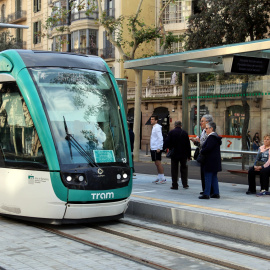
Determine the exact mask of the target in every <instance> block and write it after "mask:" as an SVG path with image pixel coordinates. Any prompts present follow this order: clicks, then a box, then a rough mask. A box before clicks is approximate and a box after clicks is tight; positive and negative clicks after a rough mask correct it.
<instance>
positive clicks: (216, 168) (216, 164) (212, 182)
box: [199, 122, 222, 199]
mask: <svg viewBox="0 0 270 270" xmlns="http://www.w3.org/2000/svg"><path fill="white" fill-rule="evenodd" d="M205 130H206V134H207V139H206V141H205V143H204V144H203V145H202V150H201V155H203V156H204V159H205V160H204V163H203V169H204V177H205V189H204V192H203V195H202V196H200V197H199V199H209V198H210V190H211V186H212V188H213V194H211V198H216V199H219V198H220V195H219V188H218V178H217V173H218V172H220V171H221V170H222V169H221V155H220V145H221V143H222V142H221V139H222V138H221V137H219V136H218V134H217V133H216V124H215V123H214V122H209V123H207V124H206V128H205Z"/></svg>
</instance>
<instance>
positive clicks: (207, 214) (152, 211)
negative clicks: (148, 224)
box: [126, 174, 270, 246]
mask: <svg viewBox="0 0 270 270" xmlns="http://www.w3.org/2000/svg"><path fill="white" fill-rule="evenodd" d="M154 178H155V176H154V175H146V174H136V176H135V179H134V185H133V193H132V196H131V201H130V204H129V207H128V209H127V212H126V214H127V215H132V216H137V217H142V218H147V219H152V220H153V221H158V222H163V223H168V224H173V225H178V226H181V227H187V228H190V229H196V230H199V231H204V232H208V233H213V234H217V235H221V236H225V237H231V238H234V239H238V240H244V241H249V242H253V243H256V244H261V245H266V246H270V213H269V211H268V210H267V209H268V205H269V201H270V196H261V197H257V196H256V195H246V194H245V192H246V190H247V186H246V185H241V184H237V185H236V184H231V183H219V187H220V195H221V198H220V199H213V198H212V199H209V200H200V199H198V197H199V193H200V191H201V184H200V181H198V180H196V179H189V186H190V188H189V189H183V188H181V187H180V186H179V189H178V190H171V189H170V186H171V179H167V183H166V184H162V185H157V184H153V183H152V180H153V179H154ZM258 189H259V187H258V188H257V190H258Z"/></svg>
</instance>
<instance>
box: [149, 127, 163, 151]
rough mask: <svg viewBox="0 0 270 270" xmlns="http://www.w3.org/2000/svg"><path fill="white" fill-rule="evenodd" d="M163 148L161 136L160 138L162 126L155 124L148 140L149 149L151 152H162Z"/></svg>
mask: <svg viewBox="0 0 270 270" xmlns="http://www.w3.org/2000/svg"><path fill="white" fill-rule="evenodd" d="M162 148H163V136H162V126H161V125H159V124H155V125H154V126H153V129H152V133H151V138H150V149H151V150H157V149H160V150H162Z"/></svg>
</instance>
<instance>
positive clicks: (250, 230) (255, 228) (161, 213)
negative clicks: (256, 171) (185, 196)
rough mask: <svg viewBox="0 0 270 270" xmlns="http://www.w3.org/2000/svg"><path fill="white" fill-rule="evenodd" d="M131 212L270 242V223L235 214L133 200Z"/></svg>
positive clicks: (244, 238)
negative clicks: (231, 215) (232, 215)
mask: <svg viewBox="0 0 270 270" xmlns="http://www.w3.org/2000/svg"><path fill="white" fill-rule="evenodd" d="M126 213H127V214H129V215H134V216H138V217H143V218H148V219H152V220H155V221H159V222H165V223H169V224H173V225H179V226H182V227H186V228H190V229H195V230H200V231H204V232H208V233H213V234H217V235H221V236H226V237H231V238H234V239H239V240H244V241H250V242H253V243H257V244H260V245H265V246H270V226H267V225H265V224H262V223H259V222H250V221H245V220H240V219H237V218H233V217H224V216H217V215H213V214H207V213H201V212H197V211H190V210H185V209H179V208H174V207H166V206H161V205H157V204H151V203H144V202H141V201H137V200H131V201H130V202H129V206H128V209H127V212H126Z"/></svg>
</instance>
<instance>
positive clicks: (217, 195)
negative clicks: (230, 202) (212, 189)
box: [210, 194, 220, 199]
mask: <svg viewBox="0 0 270 270" xmlns="http://www.w3.org/2000/svg"><path fill="white" fill-rule="evenodd" d="M210 197H211V198H214V199H219V198H220V195H219V194H212V195H211V196H210Z"/></svg>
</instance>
